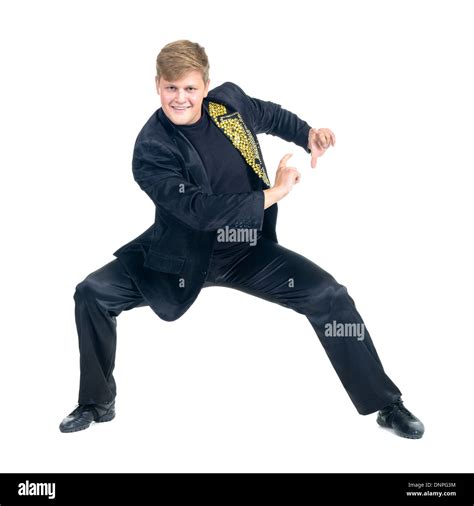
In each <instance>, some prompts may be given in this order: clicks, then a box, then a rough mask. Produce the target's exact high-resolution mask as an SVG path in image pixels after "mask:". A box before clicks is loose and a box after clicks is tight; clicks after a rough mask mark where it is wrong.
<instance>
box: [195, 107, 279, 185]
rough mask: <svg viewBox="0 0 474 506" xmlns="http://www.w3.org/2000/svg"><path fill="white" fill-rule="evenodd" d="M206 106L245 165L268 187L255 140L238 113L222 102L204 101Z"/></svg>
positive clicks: (268, 182)
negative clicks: (229, 110)
mask: <svg viewBox="0 0 474 506" xmlns="http://www.w3.org/2000/svg"><path fill="white" fill-rule="evenodd" d="M206 106H207V111H208V113H209V116H210V117H211V118H212V120H213V121H214V123H215V124H216V125H217V126H218V127H219V128H220V129H221V131H222V132H223V133H224V134H225V135H226V137H227V138H228V139H230V141H231V142H232V144H233V146H234V147H235V148H236V149H237V150H238V151H239V152H240V154H241V155H242V156H243V158H244V160H245V161H246V162H247V165H248V166H249V167H250V168H251V169H252V170H253V171H254V172H255V174H257V176H258V177H259V178H260V179H261V180H262V181H263V182H264V183H265V184H266V185H267V186H268V187H270V186H271V185H270V181H269V180H268V176H267V172H266V170H265V166H264V164H263V161H262V157H261V154H260V151H259V148H258V144H257V141H256V139H255V137H254V136H253V135H252V133H251V132H250V130H249V129H248V128H247V125H246V124H245V123H244V121H243V119H242V116H241V115H240V113H239V112H230V113H229V112H227V107H226V106H225V105H224V104H219V103H217V102H208V103H207V104H206V102H204V107H206Z"/></svg>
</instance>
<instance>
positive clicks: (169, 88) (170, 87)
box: [166, 86, 175, 90]
mask: <svg viewBox="0 0 474 506" xmlns="http://www.w3.org/2000/svg"><path fill="white" fill-rule="evenodd" d="M174 88H175V87H174V86H167V87H166V89H167V90H174Z"/></svg>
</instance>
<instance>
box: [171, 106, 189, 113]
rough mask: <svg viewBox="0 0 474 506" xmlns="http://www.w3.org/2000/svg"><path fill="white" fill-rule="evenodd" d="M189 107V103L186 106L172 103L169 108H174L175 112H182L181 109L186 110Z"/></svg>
mask: <svg viewBox="0 0 474 506" xmlns="http://www.w3.org/2000/svg"><path fill="white" fill-rule="evenodd" d="M190 107H191V106H190V105H188V106H186V107H178V106H174V105H172V106H171V109H173V110H174V111H176V112H182V111H186V110H187V109H189V108H190Z"/></svg>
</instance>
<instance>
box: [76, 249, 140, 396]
mask: <svg viewBox="0 0 474 506" xmlns="http://www.w3.org/2000/svg"><path fill="white" fill-rule="evenodd" d="M74 300H75V304H76V305H75V318H76V326H77V334H78V338H79V351H80V383H79V403H80V404H97V403H104V402H109V401H111V400H113V399H115V396H116V393H117V389H116V384H115V379H114V376H113V370H114V366H115V351H116V346H117V329H116V327H117V322H116V317H117V316H118V315H119V314H120V313H121V312H122V311H124V310H128V309H132V308H134V307H137V306H143V305H146V303H145V301H144V300H143V297H142V296H141V294H140V292H139V291H138V289H137V288H136V286H135V284H134V283H133V281H132V280H131V279H130V277H129V276H128V274H127V272H126V270H125V269H124V267H123V266H122V264H121V263H120V261H119V260H118V259H115V260H113V261H112V262H110V263H108V264H106V265H104V266H103V267H101V268H100V269H98V270H96V271H94V272H92V273H91V274H89V275H88V276H87V277H86V278H85V279H84V280H83V281H82V282H81V283H79V284H78V285H77V287H76V291H75V293H74Z"/></svg>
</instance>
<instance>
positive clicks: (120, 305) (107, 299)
mask: <svg viewBox="0 0 474 506" xmlns="http://www.w3.org/2000/svg"><path fill="white" fill-rule="evenodd" d="M207 286H227V287H230V288H234V289H238V290H241V291H244V292H246V293H249V294H251V295H254V296H257V297H260V298H263V299H266V300H268V301H271V302H275V303H277V304H280V305H282V306H284V307H287V308H290V309H293V310H294V311H297V312H298V313H301V314H302V315H305V316H306V318H307V319H308V320H309V322H310V324H311V325H312V327H313V329H314V330H315V332H316V334H317V336H318V338H319V340H320V341H321V344H322V345H323V347H324V350H325V351H326V353H327V355H328V357H329V360H330V361H331V363H332V365H333V367H334V369H335V370H336V373H337V374H338V376H339V378H340V380H341V382H342V384H343V386H344V388H345V389H346V391H347V393H348V395H349V397H350V399H351V400H352V402H353V404H354V406H355V407H356V409H357V411H358V412H359V413H360V414H363V415H366V414H369V413H373V412H375V411H377V410H379V409H382V408H383V407H385V406H387V405H388V404H390V403H391V402H393V401H395V400H396V399H398V398H399V397H400V396H401V392H400V390H399V389H398V388H397V387H396V385H395V384H394V383H393V382H392V381H391V380H390V378H389V377H388V376H387V375H386V374H385V372H384V369H383V367H382V363H381V361H380V359H379V357H378V355H377V351H376V350H375V347H374V344H373V342H372V339H371V337H370V334H369V333H368V331H367V329H366V328H365V325H364V323H363V320H362V318H361V316H360V315H359V313H358V311H357V309H356V307H355V304H354V301H353V300H352V298H351V297H350V295H349V294H348V292H347V289H346V288H345V287H344V286H343V285H341V284H339V283H338V282H337V281H336V280H335V279H334V278H333V277H332V276H331V275H330V274H328V273H327V272H325V271H324V270H323V269H321V268H320V267H318V266H317V265H316V264H315V263H313V262H311V261H310V260H308V259H307V258H305V257H303V256H302V255H299V254H298V253H295V252H293V251H290V250H288V249H286V248H284V247H283V246H281V245H279V244H277V243H275V242H273V241H270V240H268V239H266V238H264V237H260V238H259V240H258V242H257V244H256V245H254V246H252V245H250V244H248V243H235V244H232V245H230V246H229V247H227V248H225V249H222V250H219V251H216V252H215V253H214V254H213V256H212V259H211V265H210V268H209V270H208V275H207V279H206V283H205V284H204V287H207ZM74 299H75V303H76V306H75V317H76V325H77V331H78V336H79V350H80V372H81V374H80V386H79V403H81V404H89V403H102V402H107V401H110V400H112V399H114V398H115V396H116V392H117V390H116V384H115V379H114V376H113V370H114V366H115V351H116V340H117V331H116V325H117V323H116V317H117V316H118V315H119V314H120V313H121V312H122V311H127V310H129V309H132V308H134V307H138V306H144V305H147V302H146V301H145V300H144V299H143V297H142V296H141V294H140V292H139V290H138V289H137V287H136V285H135V284H134V282H133V281H132V279H131V278H130V276H129V275H128V273H127V271H126V269H125V267H124V266H123V265H122V264H121V262H120V261H119V260H118V259H115V260H113V261H112V262H110V263H108V264H106V265H104V266H103V267H101V268H100V269H98V270H96V271H95V272H93V273H91V274H89V275H88V276H87V277H86V278H85V279H84V281H82V282H81V283H79V284H78V285H77V287H76V292H75V294H74ZM356 329H357V331H356ZM361 329H362V330H363V333H362V332H361Z"/></svg>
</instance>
